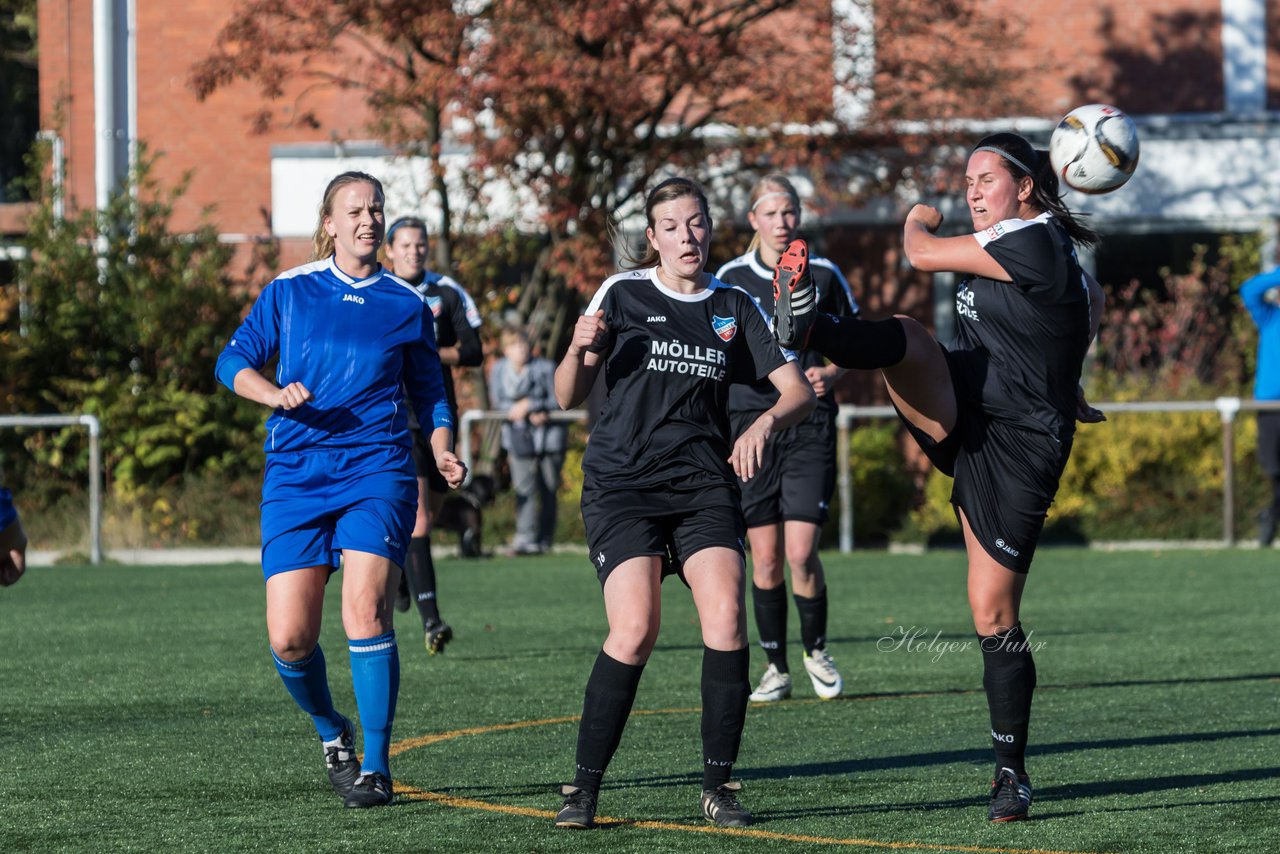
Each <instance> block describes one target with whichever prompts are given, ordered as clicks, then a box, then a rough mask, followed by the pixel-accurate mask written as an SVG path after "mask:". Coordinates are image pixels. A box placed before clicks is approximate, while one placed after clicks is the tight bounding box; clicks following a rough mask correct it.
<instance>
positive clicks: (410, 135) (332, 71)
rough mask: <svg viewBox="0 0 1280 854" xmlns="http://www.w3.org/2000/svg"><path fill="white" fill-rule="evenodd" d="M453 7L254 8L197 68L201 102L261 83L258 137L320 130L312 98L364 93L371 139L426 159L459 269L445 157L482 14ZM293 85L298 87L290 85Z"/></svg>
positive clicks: (304, 4) (449, 256)
mask: <svg viewBox="0 0 1280 854" xmlns="http://www.w3.org/2000/svg"><path fill="white" fill-rule="evenodd" d="M469 5H470V6H477V7H479V6H480V5H481V4H475V3H473V4H466V3H456V2H453V0H414V2H407V0H374V2H363V1H362V2H354V0H248V2H243V3H240V4H239V5H238V6H237V7H236V8H235V10H234V12H233V13H232V15H231V17H230V19H229V20H228V21H227V23H226V25H225V26H224V27H223V28H222V30H221V31H220V32H219V33H218V36H217V39H216V42H215V46H214V49H213V51H212V52H211V53H210V55H209V56H207V57H205V58H204V59H202V60H200V61H199V62H197V63H196V64H195V65H194V66H192V70H191V77H190V83H191V86H192V88H194V89H195V92H196V94H197V96H199V97H200V98H201V99H204V98H206V97H208V96H209V95H210V94H212V93H213V92H214V91H215V90H216V89H218V88H220V87H223V86H227V85H229V84H231V83H232V82H234V81H237V80H244V81H249V82H251V83H253V84H255V85H256V86H257V87H258V89H259V91H260V93H261V94H262V96H263V97H264V100H265V102H266V103H267V105H268V106H266V107H264V108H262V109H261V110H259V111H258V112H257V113H255V114H254V115H253V116H251V117H250V121H251V123H252V125H253V127H254V129H255V130H258V131H263V130H266V129H267V128H270V127H273V126H279V125H297V126H303V127H313V128H314V127H319V126H320V125H321V122H322V120H321V117H319V116H317V115H316V113H315V111H314V110H313V109H312V107H311V104H310V102H309V101H308V96H309V95H310V94H312V93H314V92H315V91H316V90H317V89H320V88H324V87H337V88H340V89H348V90H356V91H359V92H361V93H363V94H364V95H365V96H366V98H367V101H368V104H369V107H370V108H371V110H372V113H373V115H374V116H375V117H376V118H375V119H374V123H373V126H372V127H371V128H370V130H371V131H372V132H373V133H374V134H376V135H377V136H378V137H379V138H381V139H382V140H384V141H385V142H387V143H388V144H389V145H391V146H393V147H396V148H398V149H399V150H401V151H402V152H404V153H405V154H408V155H418V156H422V157H425V158H426V159H427V162H428V164H429V168H430V173H431V189H432V191H433V193H434V195H435V196H436V202H437V204H438V205H439V210H440V215H441V223H442V227H441V229H440V233H439V234H437V235H434V236H433V241H432V243H433V246H434V249H435V252H436V258H435V264H436V266H437V267H438V268H439V269H441V270H446V271H448V270H452V268H453V243H452V235H453V232H454V223H453V217H452V210H451V207H450V204H449V196H448V193H447V192H446V188H445V174H444V168H443V166H442V165H441V160H440V155H441V149H442V146H443V144H444V142H445V125H446V123H447V121H448V119H447V111H448V109H449V106H450V104H451V101H452V100H453V98H454V93H456V92H457V91H458V90H459V89H461V88H462V87H463V86H464V85H465V83H466V76H467V69H468V68H469V64H470V61H471V53H472V50H473V44H472V38H473V37H474V35H475V34H476V33H477V32H478V30H477V24H478V22H479V21H480V17H481V15H480V13H473V12H468V11H467V7H468V6H469ZM291 84H292V85H291Z"/></svg>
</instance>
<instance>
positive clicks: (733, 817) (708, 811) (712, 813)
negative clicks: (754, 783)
mask: <svg viewBox="0 0 1280 854" xmlns="http://www.w3.org/2000/svg"><path fill="white" fill-rule="evenodd" d="M741 791H742V784H741V783H725V784H724V785H722V786H716V787H715V788H714V789H703V790H702V815H703V817H704V818H705V819H706V820H707V821H714V822H715V823H716V824H718V825H720V826H721V827H747V826H749V825H750V824H751V813H749V812H747V808H746V807H744V806H743V805H742V804H741V803H739V802H738V797H737V795H738V792H741Z"/></svg>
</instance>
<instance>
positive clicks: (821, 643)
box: [793, 587, 827, 652]
mask: <svg viewBox="0 0 1280 854" xmlns="http://www.w3.org/2000/svg"><path fill="white" fill-rule="evenodd" d="M793 598H794V599H795V600H796V610H797V611H799V612H800V640H801V642H802V643H804V651H805V652H813V651H814V650H815V649H824V648H826V645H827V588H826V587H823V588H822V589H821V590H819V591H818V595H817V596H814V597H812V598H806V597H804V596H801V595H800V594H799V593H797V594H795V596H794V597H793Z"/></svg>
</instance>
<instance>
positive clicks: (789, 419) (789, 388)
mask: <svg viewBox="0 0 1280 854" xmlns="http://www.w3.org/2000/svg"><path fill="white" fill-rule="evenodd" d="M769 382H771V383H773V387H774V388H776V389H777V390H778V401H777V402H776V403H775V404H774V405H773V406H772V407H771V408H770V409H768V410H766V411H764V412H762V413H760V417H759V418H757V419H756V420H755V421H754V422H752V424H751V426H750V427H748V428H747V429H746V430H745V431H744V432H743V434H742V435H741V436H739V437H738V441H737V442H735V443H734V445H733V452H732V453H730V454H729V462H730V463H731V464H732V465H733V471H734V473H735V474H736V475H738V477H740V478H742V479H743V480H750V479H751V478H753V477H754V476H755V474H756V472H757V471H759V470H760V465H761V463H763V461H764V446H765V442H767V441H768V440H769V437H770V436H771V435H773V434H774V433H777V432H779V431H782V430H785V429H787V428H788V427H791V426H794V425H796V424H799V423H800V422H801V421H803V420H804V419H806V418H808V417H809V413H810V412H812V411H813V408H814V407H815V406H816V405H817V403H818V399H817V398H816V397H814V394H813V387H812V386H811V385H809V381H808V380H807V379H805V376H804V374H802V373H800V367H799V366H798V365H797V364H796V363H795V362H788V363H787V364H785V365H783V366H782V367H780V368H777V369H775V370H774V371H773V372H772V373H770V374H769Z"/></svg>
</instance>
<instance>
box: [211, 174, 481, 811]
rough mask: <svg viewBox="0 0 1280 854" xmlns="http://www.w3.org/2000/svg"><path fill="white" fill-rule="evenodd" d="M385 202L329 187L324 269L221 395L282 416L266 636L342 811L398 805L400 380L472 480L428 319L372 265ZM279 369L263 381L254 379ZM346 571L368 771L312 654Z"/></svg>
mask: <svg viewBox="0 0 1280 854" xmlns="http://www.w3.org/2000/svg"><path fill="white" fill-rule="evenodd" d="M382 202H383V193H382V185H381V184H380V183H379V182H378V180H377V179H376V178H374V177H373V176H371V175H366V174H364V173H362V172H344V173H343V174H341V175H339V176H337V177H336V178H334V179H333V180H332V181H330V182H329V186H328V187H327V188H326V189H325V192H324V197H323V200H322V201H321V203H320V212H319V223H318V225H317V227H316V233H315V251H316V257H315V259H314V260H313V261H312V262H311V263H310V264H305V265H303V266H301V267H295V268H294V269H292V270H289V271H287V272H284V273H281V274H280V275H279V276H277V277H276V278H275V279H274V280H273V281H272V282H271V283H269V284H268V285H267V286H266V287H265V288H263V290H262V293H261V294H259V296H258V299H257V301H256V302H255V303H254V305H253V309H252V310H251V311H250V312H249V316H248V317H246V318H245V320H244V322H243V323H242V324H241V325H240V328H239V329H237V330H236V332H235V334H234V335H233V336H232V337H231V341H230V343H228V344H227V346H226V348H225V349H223V351H222V354H221V355H220V356H219V357H218V365H217V376H218V379H219V381H221V382H222V383H223V384H224V385H226V386H227V387H228V388H229V389H231V390H232V391H234V392H235V393H236V394H238V395H240V396H241V397H244V398H247V399H249V400H252V401H254V402H255V403H260V404H262V405H263V406H266V407H268V408H270V409H271V410H272V414H271V416H270V417H269V418H268V419H267V442H266V454H267V462H266V469H265V471H264V474H263V485H262V572H263V575H264V576H265V578H266V598H267V638H268V641H269V643H270V645H271V656H272V659H273V660H274V662H275V666H276V670H277V672H278V673H279V674H280V677H281V679H282V680H283V682H284V685H285V688H286V689H287V690H288V692H289V694H290V696H292V697H293V699H294V701H295V702H296V703H297V704H298V706H299V707H300V708H301V709H302V710H303V711H304V712H306V713H307V714H308V715H309V716H310V717H311V720H312V723H313V724H314V725H315V728H316V733H317V735H319V737H320V741H321V742H322V745H323V750H324V759H325V769H326V771H327V772H328V776H329V782H330V785H332V786H333V788H334V790H335V791H336V792H337V793H338V795H339V796H340V797H342V799H343V803H344V804H345V805H346V806H348V807H375V806H383V805H386V804H389V803H391V801H392V797H393V796H392V785H391V771H390V768H389V764H388V755H389V750H388V748H389V747H390V745H391V724H392V721H393V720H394V718H395V708H396V696H397V693H398V690H399V684H400V659H399V656H398V653H397V649H396V636H395V632H394V631H393V629H392V611H393V608H392V604H391V603H392V601H393V599H394V596H395V592H396V587H397V584H398V582H399V578H400V567H402V566H403V565H404V559H405V550H406V549H407V548H408V545H409V535H410V533H411V532H412V531H413V523H414V512H415V508H416V504H417V498H418V485H417V481H416V480H415V478H414V467H413V458H412V455H411V452H410V438H409V429H408V419H407V406H406V402H405V399H404V390H402V385H401V383H402V380H403V389H405V390H407V391H408V393H409V395H410V397H411V403H412V405H413V407H414V409H415V411H416V413H417V416H418V420H419V422H420V423H421V424H423V425H427V424H430V425H432V428H433V432H432V434H431V447H432V451H433V452H434V455H435V461H436V465H437V467H438V468H439V470H440V473H441V474H442V475H443V476H444V478H445V480H446V481H447V482H448V483H449V485H450V486H453V487H457V486H458V485H459V484H461V483H462V480H463V477H464V476H465V475H466V469H465V467H464V466H463V465H462V463H461V462H459V461H458V459H457V458H456V457H455V456H454V455H453V452H452V446H453V415H452V413H451V411H450V408H449V403H448V401H447V399H446V398H445V391H444V382H443V379H442V377H441V373H440V357H439V355H438V353H437V352H436V342H435V335H434V332H433V329H432V318H431V313H430V312H428V311H426V309H425V306H424V303H423V298H422V296H421V294H419V293H418V292H417V291H416V290H415V289H414V288H413V287H412V286H411V285H409V284H408V283H407V282H404V281H402V280H401V279H398V278H396V277H395V276H393V275H391V274H390V273H388V272H386V271H385V270H384V269H383V268H382V267H381V265H379V263H378V247H379V246H381V245H382V238H383V233H384V231H385V219H384V216H383V212H382ZM276 357H279V361H278V364H277V367H276V369H275V374H274V376H273V379H267V378H266V377H264V376H263V375H262V374H261V373H260V371H261V369H262V368H263V367H265V366H266V365H267V364H268V363H269V362H270V361H271V360H272V359H275V358H276ZM339 564H341V566H342V568H343V570H344V572H343V582H342V625H343V629H344V630H345V631H346V635H347V638H348V650H349V652H350V660H351V681H352V686H353V688H354V689H355V697H356V707H357V710H358V712H359V718H360V725H361V728H362V729H363V730H364V759H363V761H361V760H360V759H359V758H357V756H356V752H355V726H354V724H353V723H352V722H351V721H350V720H349V719H347V718H346V717H345V716H343V715H342V714H340V713H339V712H338V711H337V710H336V709H335V707H334V703H333V698H332V697H331V696H330V693H329V680H328V676H327V673H326V669H325V658H324V653H323V652H322V651H321V649H320V646H319V643H318V640H319V637H320V619H321V609H322V606H323V604H324V590H325V584H326V583H327V582H328V580H329V576H330V574H332V573H333V572H336V571H337V569H338V567H339Z"/></svg>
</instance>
